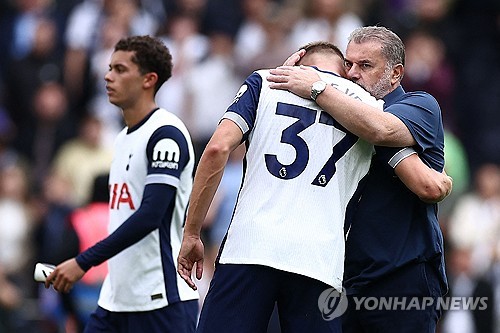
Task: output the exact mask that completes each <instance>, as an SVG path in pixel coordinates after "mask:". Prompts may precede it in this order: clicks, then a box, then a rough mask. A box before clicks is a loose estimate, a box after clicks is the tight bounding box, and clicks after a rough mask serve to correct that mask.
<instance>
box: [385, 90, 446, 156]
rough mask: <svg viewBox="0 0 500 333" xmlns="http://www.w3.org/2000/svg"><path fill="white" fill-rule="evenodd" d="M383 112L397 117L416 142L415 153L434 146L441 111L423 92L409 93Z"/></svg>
mask: <svg viewBox="0 0 500 333" xmlns="http://www.w3.org/2000/svg"><path fill="white" fill-rule="evenodd" d="M384 111H386V112H390V113H392V114H393V115H395V116H396V117H398V118H399V119H400V120H401V121H402V122H403V123H404V124H405V125H406V127H407V128H408V130H409V131H410V133H411V134H412V136H413V138H414V139H415V141H416V142H417V147H415V148H416V149H417V151H418V152H419V153H420V152H423V151H424V150H426V149H429V148H432V147H434V146H435V145H436V142H437V140H438V135H439V132H438V129H439V128H440V127H442V126H441V123H442V121H441V109H440V108H439V104H438V103H437V101H436V100H435V99H434V98H433V97H432V96H431V95H429V94H427V93H424V92H413V93H409V94H408V97H406V98H404V99H403V100H402V101H399V102H397V103H394V104H392V105H390V106H388V107H387V108H386V109H385V110H384Z"/></svg>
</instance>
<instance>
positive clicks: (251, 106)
mask: <svg viewBox="0 0 500 333" xmlns="http://www.w3.org/2000/svg"><path fill="white" fill-rule="evenodd" d="M261 90H262V76H261V75H260V74H259V73H258V72H254V73H252V74H251V75H250V76H248V77H247V79H246V80H245V82H244V83H243V85H242V86H241V87H240V89H239V90H238V93H237V94H236V97H235V98H234V100H233V103H232V104H231V105H230V106H229V107H228V109H227V110H226V112H225V113H224V115H223V117H222V119H229V120H232V121H233V122H234V123H235V124H236V125H237V126H238V127H239V128H240V129H241V132H242V133H243V139H242V141H245V140H246V139H247V138H248V135H249V133H250V132H251V130H252V129H253V127H254V124H255V119H256V118H257V114H256V111H257V106H258V104H259V98H260V92H261Z"/></svg>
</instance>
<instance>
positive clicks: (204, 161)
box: [184, 144, 230, 237]
mask: <svg viewBox="0 0 500 333" xmlns="http://www.w3.org/2000/svg"><path fill="white" fill-rule="evenodd" d="M229 153H230V152H229V151H225V150H221V149H220V147H218V146H214V145H210V144H209V145H208V146H207V147H206V149H205V151H204V152H203V155H202V157H201V159H200V163H199V164H198V168H197V170H196V175H195V178H194V184H193V190H192V192H191V198H190V200H189V209H188V213H187V219H186V225H185V228H184V233H185V234H186V235H191V236H196V237H198V236H200V233H201V228H202V225H203V221H204V220H205V217H206V215H207V213H208V209H209V208H210V204H211V203H212V200H213V198H214V196H215V192H216V191H217V188H218V186H219V183H220V180H221V178H222V174H223V172H224V166H225V165H226V163H227V160H228V157H229Z"/></svg>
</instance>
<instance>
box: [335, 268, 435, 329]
mask: <svg viewBox="0 0 500 333" xmlns="http://www.w3.org/2000/svg"><path fill="white" fill-rule="evenodd" d="M440 296H441V287H440V279H439V275H438V273H437V271H436V269H435V268H434V267H433V266H432V265H430V264H428V263H418V264H412V265H409V266H407V267H404V268H402V269H400V270H398V271H397V272H395V273H393V274H391V275H389V276H387V277H386V278H385V279H383V280H381V281H378V282H377V283H374V284H373V285H372V286H371V287H370V288H369V289H368V290H365V291H363V292H362V293H359V294H354V295H348V297H347V300H348V307H347V311H346V312H345V313H344V315H343V316H342V327H343V332H344V333H377V332H383V333H435V332H436V328H437V322H438V320H439V318H440V316H441V310H440V309H439V307H438V306H436V304H438V298H439V297H440Z"/></svg>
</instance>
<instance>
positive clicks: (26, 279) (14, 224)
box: [0, 164, 33, 332]
mask: <svg viewBox="0 0 500 333" xmlns="http://www.w3.org/2000/svg"><path fill="white" fill-rule="evenodd" d="M32 227H33V223H32V219H31V214H30V210H29V206H28V179H27V173H26V171H25V170H24V169H23V167H21V165H19V164H10V165H8V166H5V167H4V168H2V169H0V328H1V327H2V326H6V328H5V331H4V332H21V331H22V330H23V329H26V327H25V319H26V318H24V315H23V312H22V306H23V305H25V303H26V299H27V298H28V297H30V296H32V295H30V293H29V291H30V289H31V288H29V286H30V285H31V279H30V276H29V275H28V274H26V273H27V271H28V270H30V269H31V267H29V266H30V265H31V263H32V261H31V258H32V255H33V252H32V250H33V249H32V247H31V244H30V240H31V231H32ZM4 288H5V289H4Z"/></svg>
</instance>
